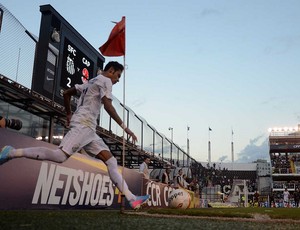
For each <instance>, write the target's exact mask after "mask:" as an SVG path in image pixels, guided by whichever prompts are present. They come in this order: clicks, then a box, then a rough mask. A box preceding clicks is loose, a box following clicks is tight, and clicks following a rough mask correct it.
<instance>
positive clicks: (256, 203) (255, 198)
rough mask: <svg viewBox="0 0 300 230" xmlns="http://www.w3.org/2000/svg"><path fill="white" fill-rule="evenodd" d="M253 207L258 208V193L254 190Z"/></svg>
mask: <svg viewBox="0 0 300 230" xmlns="http://www.w3.org/2000/svg"><path fill="white" fill-rule="evenodd" d="M253 205H254V206H255V205H257V207H259V192H258V191H257V190H256V191H255V193H254V195H253Z"/></svg>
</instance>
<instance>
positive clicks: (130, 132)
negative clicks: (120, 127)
mask: <svg viewBox="0 0 300 230" xmlns="http://www.w3.org/2000/svg"><path fill="white" fill-rule="evenodd" d="M125 132H126V133H127V134H128V135H129V138H130V137H131V138H132V142H133V144H135V142H137V137H136V136H135V134H134V133H133V132H132V131H131V130H130V129H129V128H126V129H125Z"/></svg>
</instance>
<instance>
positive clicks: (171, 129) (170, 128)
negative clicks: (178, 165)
mask: <svg viewBox="0 0 300 230" xmlns="http://www.w3.org/2000/svg"><path fill="white" fill-rule="evenodd" d="M169 130H170V131H171V164H173V163H172V160H173V158H172V153H173V128H172V127H169Z"/></svg>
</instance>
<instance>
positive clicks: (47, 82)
mask: <svg viewBox="0 0 300 230" xmlns="http://www.w3.org/2000/svg"><path fill="white" fill-rule="evenodd" d="M40 11H41V13H42V18H41V25H40V34H39V40H38V43H37V49H36V55H35V61H34V71H33V78H32V90H33V91H35V92H37V93H39V94H41V95H43V96H45V97H48V98H50V99H52V100H53V101H55V102H56V103H59V104H61V105H63V96H62V95H63V91H64V90H66V89H68V88H71V87H73V86H74V85H75V84H82V83H84V82H86V81H88V80H89V79H90V78H93V77H95V76H96V74H97V71H98V69H103V63H104V60H105V59H104V57H103V56H102V55H101V54H100V53H99V51H98V50H96V49H95V48H94V47H92V46H91V45H90V43H89V42H88V41H87V40H86V39H85V38H84V37H83V36H82V35H81V34H80V33H79V32H78V31H77V30H76V29H75V28H73V27H72V26H71V25H70V24H69V23H68V22H67V21H66V20H65V19H64V18H63V17H62V16H61V15H60V14H59V13H58V12H57V11H56V10H55V9H54V8H53V7H52V6H51V5H49V4H48V5H42V6H40Z"/></svg>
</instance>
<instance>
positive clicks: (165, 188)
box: [164, 186, 173, 206]
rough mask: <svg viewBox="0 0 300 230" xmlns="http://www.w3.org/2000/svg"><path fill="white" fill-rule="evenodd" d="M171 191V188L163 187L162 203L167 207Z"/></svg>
mask: <svg viewBox="0 0 300 230" xmlns="http://www.w3.org/2000/svg"><path fill="white" fill-rule="evenodd" d="M172 191H173V188H172V187H169V186H166V187H164V202H165V205H166V206H169V195H170V193H171V192H172Z"/></svg>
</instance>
